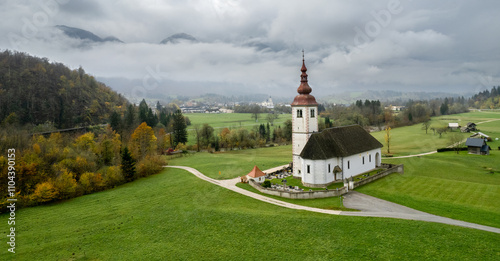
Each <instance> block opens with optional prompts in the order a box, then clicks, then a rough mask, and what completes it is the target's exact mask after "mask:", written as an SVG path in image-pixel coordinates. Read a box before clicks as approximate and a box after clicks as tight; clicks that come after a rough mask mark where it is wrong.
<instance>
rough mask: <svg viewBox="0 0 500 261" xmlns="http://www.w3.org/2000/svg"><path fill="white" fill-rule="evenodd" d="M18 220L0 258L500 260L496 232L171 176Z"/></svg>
mask: <svg viewBox="0 0 500 261" xmlns="http://www.w3.org/2000/svg"><path fill="white" fill-rule="evenodd" d="M16 214H17V215H16V232H17V238H16V243H17V248H16V254H11V253H9V252H7V251H6V248H7V245H6V244H5V243H4V244H3V245H4V249H3V250H2V251H0V260H30V261H31V260H200V259H203V260H332V259H333V260H341V259H347V260H374V259H384V260H386V259H394V260H424V259H446V260H495V259H498V258H499V253H500V237H499V236H498V235H497V234H494V233H489V232H484V231H479V230H473V229H467V228H461V227H455V226H449V225H443V224H437V223H426V222H419V221H408V220H397V219H383V218H361V217H344V216H332V215H326V214H319V213H311V212H305V211H296V210H290V209H286V208H282V207H278V206H274V205H270V204H267V203H264V202H261V201H258V200H254V199H251V198H248V197H246V196H243V195H240V194H237V193H234V192H232V191H229V190H227V189H224V188H221V187H218V186H216V185H213V184H210V183H208V182H205V181H203V180H200V179H198V178H196V177H194V176H193V175H191V174H189V173H187V172H185V171H183V170H177V169H167V170H165V171H164V172H163V173H161V174H158V175H154V176H150V177H148V178H143V179H140V180H136V181H134V182H132V183H129V184H125V185H122V186H120V187H118V188H115V189H112V190H108V191H104V192H100V193H96V194H92V195H86V196H82V197H79V198H75V199H72V200H68V201H66V202H61V203H58V204H52V205H47V206H40V207H33V208H27V209H21V210H18V211H17V212H16ZM0 222H1V223H2V224H6V223H7V215H5V214H3V215H1V216H0ZM2 227H3V228H4V227H5V225H3V226H2ZM5 234H7V233H6V229H3V235H4V236H3V238H4V240H6V237H5ZM4 242H5V241H4Z"/></svg>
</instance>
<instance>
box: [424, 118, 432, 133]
mask: <svg viewBox="0 0 500 261" xmlns="http://www.w3.org/2000/svg"><path fill="white" fill-rule="evenodd" d="M430 127H431V121H430V120H426V121H424V122H422V130H425V134H427V130H429V128H430Z"/></svg>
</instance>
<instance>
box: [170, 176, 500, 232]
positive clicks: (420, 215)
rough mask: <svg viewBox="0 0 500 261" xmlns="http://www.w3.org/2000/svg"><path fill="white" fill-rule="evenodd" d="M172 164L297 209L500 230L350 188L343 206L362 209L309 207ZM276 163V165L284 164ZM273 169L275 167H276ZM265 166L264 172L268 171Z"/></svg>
mask: <svg viewBox="0 0 500 261" xmlns="http://www.w3.org/2000/svg"><path fill="white" fill-rule="evenodd" d="M166 167H169V168H178V169H183V170H186V171H189V172H191V173H192V174H194V175H195V176H196V177H198V178H200V179H203V180H205V181H208V182H210V183H212V184H215V185H218V186H221V187H224V188H227V189H229V190H232V191H234V192H237V193H240V194H243V195H245V196H248V197H252V198H255V199H257V200H260V201H264V202H267V203H271V204H274V205H277V206H281V207H286V208H291V209H298V210H306V211H312V212H318V213H324V214H330V215H342V216H360V217H385V218H398V219H408V220H421V221H427V222H436V223H443V224H448V225H455V226H461V227H467V228H473V229H479V230H484V231H489V232H493V233H498V234H500V229H499V228H495V227H488V226H483V225H478V224H474V223H469V222H464V221H460V220H455V219H451V218H445V217H440V216H436V215H431V214H428V213H425V212H421V211H418V210H415V209H411V208H408V207H405V206H401V205H398V204H395V203H392V202H389V201H385V200H382V199H378V198H374V197H372V196H368V195H365V194H362V193H359V192H356V191H351V192H349V193H348V194H347V195H345V196H344V198H345V199H344V206H346V207H348V208H353V209H359V210H360V211H359V212H354V211H352V212H351V211H339V210H329V209H320V208H313V207H306V206H301V205H296V204H292V203H288V202H284V201H281V200H276V199H272V198H269V197H266V196H263V195H260V194H257V193H253V192H250V191H248V190H245V189H242V188H239V187H237V186H236V183H238V182H239V181H240V178H239V177H238V178H234V179H228V180H216V179H212V178H209V177H207V176H205V175H203V173H201V172H199V171H198V170H196V169H194V168H191V167H184V166H166ZM281 167H282V166H280V167H277V168H281ZM273 169H274V168H273ZM268 171H269V170H266V171H264V172H268Z"/></svg>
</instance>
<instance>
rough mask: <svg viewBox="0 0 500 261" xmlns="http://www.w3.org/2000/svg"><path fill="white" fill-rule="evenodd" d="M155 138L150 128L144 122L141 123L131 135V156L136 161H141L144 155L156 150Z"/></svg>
mask: <svg viewBox="0 0 500 261" xmlns="http://www.w3.org/2000/svg"><path fill="white" fill-rule="evenodd" d="M156 140H157V139H156V136H155V133H154V131H153V129H152V128H151V127H149V126H148V125H147V124H146V123H145V122H143V123H141V124H140V125H139V127H137V128H136V129H135V131H134V133H132V136H131V140H130V142H131V144H132V146H133V150H132V154H133V155H134V157H135V158H136V159H142V158H144V157H145V156H146V155H148V154H150V153H153V152H154V151H155V150H156Z"/></svg>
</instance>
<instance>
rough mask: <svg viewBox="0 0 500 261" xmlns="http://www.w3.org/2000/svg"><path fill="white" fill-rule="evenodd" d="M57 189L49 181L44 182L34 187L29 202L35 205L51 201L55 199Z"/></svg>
mask: <svg viewBox="0 0 500 261" xmlns="http://www.w3.org/2000/svg"><path fill="white" fill-rule="evenodd" d="M57 194H58V192H57V189H56V188H55V187H54V184H52V182H51V181H46V182H43V183H39V184H37V185H36V189H35V192H34V193H33V194H31V200H32V201H34V202H36V203H43V202H48V201H52V200H54V199H56V198H57Z"/></svg>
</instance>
